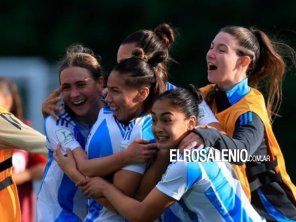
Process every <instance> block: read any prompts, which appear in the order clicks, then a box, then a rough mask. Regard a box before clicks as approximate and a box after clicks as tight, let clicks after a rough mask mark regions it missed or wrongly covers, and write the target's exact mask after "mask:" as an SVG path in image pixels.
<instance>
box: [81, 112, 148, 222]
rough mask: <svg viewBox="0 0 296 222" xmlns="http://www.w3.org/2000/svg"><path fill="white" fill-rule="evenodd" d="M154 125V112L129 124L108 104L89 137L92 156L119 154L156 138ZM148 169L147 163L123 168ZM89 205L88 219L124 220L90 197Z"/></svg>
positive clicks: (139, 171)
mask: <svg viewBox="0 0 296 222" xmlns="http://www.w3.org/2000/svg"><path fill="white" fill-rule="evenodd" d="M151 126H152V119H151V117H150V115H146V116H141V117H138V118H134V119H132V120H131V121H130V122H129V123H128V124H122V123H120V122H119V121H118V120H117V119H116V118H115V117H114V115H113V112H112V111H111V110H110V109H109V108H108V107H104V108H102V109H101V110H100V113H99V116H98V119H97V121H96V123H95V124H94V126H93V128H92V129H91V132H90V135H89V138H88V140H87V144H86V151H87V154H88V158H89V159H92V158H98V157H104V156H109V155H112V154H114V153H117V152H119V151H120V150H121V149H124V148H126V147H127V146H128V145H129V144H130V143H131V142H132V141H134V140H135V139H145V140H152V139H154V136H153V133H152V127H151ZM145 168H146V165H145V164H134V165H129V166H126V167H124V168H123V169H125V170H129V171H132V172H136V173H140V174H143V173H144V171H145ZM88 204H89V209H88V215H87V217H86V219H85V221H86V222H92V221H124V219H123V218H122V217H121V216H119V215H118V214H115V213H113V212H111V211H109V210H108V209H107V208H104V207H103V208H102V207H101V206H100V205H99V204H98V203H97V202H95V200H93V199H89V201H88Z"/></svg>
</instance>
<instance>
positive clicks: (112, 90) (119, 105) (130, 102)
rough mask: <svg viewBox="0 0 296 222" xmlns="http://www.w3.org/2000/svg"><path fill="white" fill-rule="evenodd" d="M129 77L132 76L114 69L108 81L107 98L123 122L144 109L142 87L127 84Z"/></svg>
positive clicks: (114, 112) (117, 116) (115, 113)
mask: <svg viewBox="0 0 296 222" xmlns="http://www.w3.org/2000/svg"><path fill="white" fill-rule="evenodd" d="M128 78H132V77H128V75H123V74H120V73H119V72H118V71H112V72H111V74H110V75H109V77H108V82H107V88H108V93H107V96H106V98H105V100H106V102H107V103H108V105H109V107H110V108H111V110H112V111H113V114H114V115H115V116H116V118H117V119H118V120H119V121H121V122H128V121H130V120H131V119H133V118H134V117H136V116H138V115H139V114H140V113H141V111H142V109H143V99H142V98H141V96H140V91H141V87H139V88H135V87H131V86H127V84H126V80H127V79H128ZM146 88H147V87H146Z"/></svg>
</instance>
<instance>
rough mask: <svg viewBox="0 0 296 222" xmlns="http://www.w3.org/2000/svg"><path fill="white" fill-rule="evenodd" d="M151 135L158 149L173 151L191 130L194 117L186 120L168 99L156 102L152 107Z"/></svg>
mask: <svg viewBox="0 0 296 222" xmlns="http://www.w3.org/2000/svg"><path fill="white" fill-rule="evenodd" d="M152 120H153V133H154V136H155V140H156V144H157V147H158V148H159V149H174V148H177V146H178V144H179V143H180V142H181V140H182V139H183V138H184V136H185V135H187V133H188V132H189V130H192V129H193V127H194V126H195V124H196V117H195V116H190V117H189V118H186V117H185V115H184V113H182V112H181V111H180V110H179V109H177V108H176V107H174V106H172V105H171V104H170V102H169V100H168V99H161V100H157V101H156V102H155V103H154V104H153V106H152Z"/></svg>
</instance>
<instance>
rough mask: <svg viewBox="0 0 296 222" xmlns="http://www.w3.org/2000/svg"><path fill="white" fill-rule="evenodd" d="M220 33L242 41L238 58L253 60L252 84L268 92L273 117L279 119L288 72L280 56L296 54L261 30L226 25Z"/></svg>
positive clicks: (267, 98) (250, 83)
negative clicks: (283, 83) (284, 81)
mask: <svg viewBox="0 0 296 222" xmlns="http://www.w3.org/2000/svg"><path fill="white" fill-rule="evenodd" d="M220 32H225V33H228V34H230V35H232V36H233V37H234V38H235V39H236V40H237V41H238V45H239V47H238V49H237V55H238V56H245V55H247V56H249V57H250V58H251V63H250V65H249V68H248V70H247V76H248V81H249V85H250V86H251V87H254V88H258V89H260V90H264V91H265V92H267V94H266V107H267V111H268V114H269V117H270V118H272V117H273V116H274V115H275V116H276V115H277V113H278V111H279V108H280V105H281V102H282V81H283V77H284V74H285V71H286V63H285V61H284V59H283V57H282V55H281V54H280V53H281V52H282V50H285V51H287V52H288V53H289V54H290V55H291V58H295V51H294V50H293V49H292V48H291V47H290V46H288V45H287V44H285V43H281V42H276V41H272V40H271V39H270V38H269V37H268V36H267V34H265V33H264V32H263V31H261V30H259V29H257V28H249V29H248V28H244V27H240V26H226V27H224V28H222V29H221V30H220Z"/></svg>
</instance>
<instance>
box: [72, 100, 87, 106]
mask: <svg viewBox="0 0 296 222" xmlns="http://www.w3.org/2000/svg"><path fill="white" fill-rule="evenodd" d="M85 103H86V99H80V100H77V101H72V104H73V105H74V106H81V105H83V104H85Z"/></svg>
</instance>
